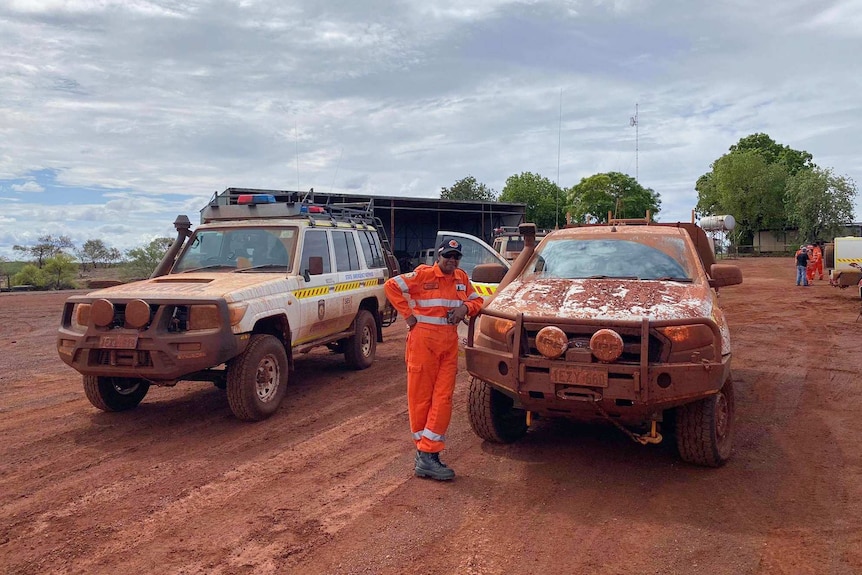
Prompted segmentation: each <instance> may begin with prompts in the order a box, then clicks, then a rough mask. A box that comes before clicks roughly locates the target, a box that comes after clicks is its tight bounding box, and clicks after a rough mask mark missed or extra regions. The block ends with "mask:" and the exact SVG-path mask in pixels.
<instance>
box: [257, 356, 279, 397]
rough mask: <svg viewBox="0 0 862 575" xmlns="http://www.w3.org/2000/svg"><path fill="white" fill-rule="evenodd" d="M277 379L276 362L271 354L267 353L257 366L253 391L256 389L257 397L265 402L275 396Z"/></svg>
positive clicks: (277, 369)
mask: <svg viewBox="0 0 862 575" xmlns="http://www.w3.org/2000/svg"><path fill="white" fill-rule="evenodd" d="M278 380H279V368H278V362H277V361H276V360H275V358H274V357H273V356H271V355H267V356H266V357H264V358H263V359H262V360H261V361H260V363H259V364H258V366H257V379H256V381H255V391H257V397H258V399H260V400H261V401H263V402H267V401H269V400H271V399H272V398H273V397H275V392H276V391H277V390H278V383H279V381H278Z"/></svg>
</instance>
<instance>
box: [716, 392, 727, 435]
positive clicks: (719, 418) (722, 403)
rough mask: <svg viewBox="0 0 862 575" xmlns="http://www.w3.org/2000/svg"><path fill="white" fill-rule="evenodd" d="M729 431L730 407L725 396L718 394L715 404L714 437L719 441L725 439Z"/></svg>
mask: <svg viewBox="0 0 862 575" xmlns="http://www.w3.org/2000/svg"><path fill="white" fill-rule="evenodd" d="M728 431H730V405H729V404H728V402H727V396H726V395H725V394H724V393H719V394H718V397H717V398H716V402H715V435H716V437H717V438H718V439H719V440H722V439H724V438H725V437H727V434H728Z"/></svg>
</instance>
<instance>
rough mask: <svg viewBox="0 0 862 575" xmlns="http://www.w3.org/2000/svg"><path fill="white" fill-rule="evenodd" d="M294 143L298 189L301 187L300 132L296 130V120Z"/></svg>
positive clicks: (294, 124)
mask: <svg viewBox="0 0 862 575" xmlns="http://www.w3.org/2000/svg"><path fill="white" fill-rule="evenodd" d="M293 145H294V147H295V148H296V152H295V154H296V189H297V190H298V189H299V134H298V133H297V130H296V122H294V123H293Z"/></svg>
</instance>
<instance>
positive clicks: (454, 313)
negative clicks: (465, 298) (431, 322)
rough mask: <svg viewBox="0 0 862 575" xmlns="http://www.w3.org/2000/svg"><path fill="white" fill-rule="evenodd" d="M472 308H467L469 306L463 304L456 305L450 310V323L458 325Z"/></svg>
mask: <svg viewBox="0 0 862 575" xmlns="http://www.w3.org/2000/svg"><path fill="white" fill-rule="evenodd" d="M469 311H470V310H469V309H467V306H466V305H464V304H461V305H460V306H459V307H456V308H455V309H453V310H449V314H448V315H449V323H451V324H452V325H458V322H460V321H462V320H463V319H464V318H465V317H467V313H468V312H469Z"/></svg>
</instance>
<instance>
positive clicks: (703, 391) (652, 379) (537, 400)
mask: <svg viewBox="0 0 862 575" xmlns="http://www.w3.org/2000/svg"><path fill="white" fill-rule="evenodd" d="M482 316H490V317H494V318H500V319H505V320H509V321H512V322H514V330H513V331H514V339H513V340H512V339H510V340H509V349H510V350H511V351H500V350H496V349H489V348H486V347H476V346H475V339H474V338H475V335H476V334H475V329H476V322H477V320H478V319H479V318H481V317H482ZM548 323H549V322H548V320H547V318H536V317H531V316H529V315H527V314H525V313H522V312H519V313H505V312H500V311H491V310H487V309H483V310H482V311H481V312H480V313H479V314H478V315H477V316H476V317H475V318H472V319H471V321H470V324H469V328H468V335H467V345H466V348H465V358H466V364H467V371H468V372H469V373H470V374H471V375H472V376H474V377H477V378H479V379H482V380H484V381H487V382H488V383H490V384H492V385H494V386H495V387H496V388H498V389H499V390H500V391H501V392H503V393H506V394H507V395H509V396H510V397H512V398H513V399H514V400H515V401H516V402H517V404H519V405H520V406H521V407H523V408H524V409H527V410H529V411H534V412H537V413H541V412H543V411H556V412H559V411H563V412H570V411H571V412H574V411H582V410H583V408H580V407H576V406H573V405H572V404H573V400H575V401H577V400H581V401H582V402H586V403H589V404H593V403H596V404H598V405H599V406H600V407H604V408H606V409H608V410H609V411H614V412H617V414H619V411H620V409H619V408H621V407H623V408H625V411H626V412H627V413H630V414H632V415H635V414H641V415H642V414H646V413H653V412H654V411H655V410H656V409H657V408H658V409H665V408H669V407H674V406H677V405H682V404H684V403H687V402H689V401H691V400H692V399H696V398H698V397H704V396H707V395H710V394H713V393H716V392H717V391H718V390H720V389H721V387H722V385H723V384H724V382H725V380H726V379H727V377H729V375H730V356H729V354H722V338H721V332H720V330H719V328H718V325H717V324H716V323H715V322H714V321H713V320H711V319H709V318H685V319H670V320H650V319H649V318H646V317H645V318H641V319H635V320H617V321H607V320H590V319H567V318H555V319H554V321H553V325H555V326H557V327H560V328H561V329H563V330H564V331H567V328H568V330H571V331H575V330H578V331H581V332H590V331H593V332H594V331H597V330H598V329H602V328H608V329H612V330H619V331H624V332H626V333H628V334H637V335H638V337H639V342H640V343H639V347H640V353H639V360H637V361H616V362H609V363H601V362H596V361H590V362H584V361H583V360H581V361H570V360H568V359H566V358H565V354H564V356H562V357H560V358H557V359H548V358H546V357H544V356H541V355H538V354H531V353H529V348H528V345H527V342H526V341H525V338H526V337H527V331H528V329H529V328H531V327H533V328H538V327H540V326H545V325H548ZM696 324H702V325H705V326H707V327H709V329H710V330H711V331H712V334H713V350H714V354H713V357H712V358H706V357H703V358H701V357H699V354H697V353H693V354H692V357H690V358H688V361H684V362H680V361H674V362H669V363H665V362H661V361H650V357H651V356H650V353H651V350H650V340H651V339H653V340H654V341H655V342H656V344H657V345H658V343H659V342H661V341H664V340H666V338H664V337H663V336H661V335H660V334H659V333H658V332H657V331H656V329H657V328H661V327H669V326H687V325H696ZM573 328H574V329H573ZM567 333H568V331H567ZM651 336H652V337H651ZM653 353H654V351H653ZM553 366H558V367H561V366H567V367H569V368H571V369H574V370H578V369H580V370H588V371H590V370H591V371H594V372H602V373H606V374H607V379H604V378H602V383H598V384H595V385H591V384H590V383H576V384H567V383H560V382H554V381H552V378H551V376H550V370H551V367H553ZM584 407H587V406H584ZM594 409H595V408H594V407H590V408H589V410H590V411H592V410H594Z"/></svg>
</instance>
